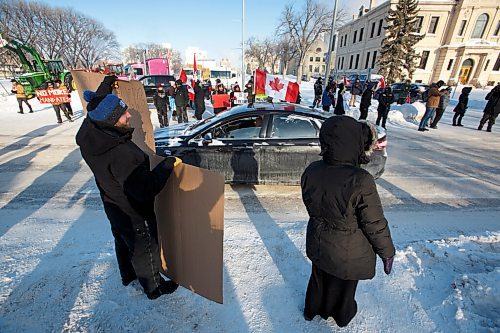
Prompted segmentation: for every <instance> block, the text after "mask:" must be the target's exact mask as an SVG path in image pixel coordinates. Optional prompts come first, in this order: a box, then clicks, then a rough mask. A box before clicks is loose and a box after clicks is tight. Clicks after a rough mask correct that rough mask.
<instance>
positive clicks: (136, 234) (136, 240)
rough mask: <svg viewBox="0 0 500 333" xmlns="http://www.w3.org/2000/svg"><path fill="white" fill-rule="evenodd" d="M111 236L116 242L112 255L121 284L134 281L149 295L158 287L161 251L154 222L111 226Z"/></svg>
mask: <svg viewBox="0 0 500 333" xmlns="http://www.w3.org/2000/svg"><path fill="white" fill-rule="evenodd" d="M111 232H112V233H113V237H114V238H115V252H116V259H117V261H118V267H119V269H120V275H121V278H122V281H131V280H134V278H135V277H137V278H138V280H139V283H140V284H141V286H142V287H143V288H144V292H145V293H151V292H153V291H154V290H155V289H157V288H158V287H159V286H160V284H161V280H162V278H161V276H160V273H159V271H160V270H159V269H160V265H161V263H160V251H159V247H158V234H157V230H156V221H153V222H152V221H149V223H148V222H146V221H144V223H143V224H142V225H140V226H133V227H132V226H130V225H128V224H126V223H123V224H121V223H115V224H114V225H113V223H111Z"/></svg>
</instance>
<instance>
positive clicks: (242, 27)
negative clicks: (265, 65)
mask: <svg viewBox="0 0 500 333" xmlns="http://www.w3.org/2000/svg"><path fill="white" fill-rule="evenodd" d="M244 86H245V0H241V87H244Z"/></svg>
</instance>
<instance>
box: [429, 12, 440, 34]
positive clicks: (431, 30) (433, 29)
mask: <svg viewBox="0 0 500 333" xmlns="http://www.w3.org/2000/svg"><path fill="white" fill-rule="evenodd" d="M438 22H439V16H433V17H432V18H431V24H430V25H429V31H428V32H429V33H430V34H435V33H436V30H437V26H438Z"/></svg>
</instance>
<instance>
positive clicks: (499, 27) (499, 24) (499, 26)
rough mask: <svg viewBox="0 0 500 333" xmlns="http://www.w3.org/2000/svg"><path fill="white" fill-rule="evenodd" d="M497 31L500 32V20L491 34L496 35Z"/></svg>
mask: <svg viewBox="0 0 500 333" xmlns="http://www.w3.org/2000/svg"><path fill="white" fill-rule="evenodd" d="M499 33H500V21H498V22H497V27H496V28H495V32H494V33H493V36H498V34H499Z"/></svg>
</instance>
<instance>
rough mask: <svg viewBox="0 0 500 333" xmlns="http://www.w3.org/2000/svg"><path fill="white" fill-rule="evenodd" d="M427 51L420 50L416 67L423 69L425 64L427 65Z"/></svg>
mask: <svg viewBox="0 0 500 333" xmlns="http://www.w3.org/2000/svg"><path fill="white" fill-rule="evenodd" d="M429 53H430V52H429V51H422V56H421V57H420V64H419V65H418V68H420V69H425V66H426V65H427V59H429Z"/></svg>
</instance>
